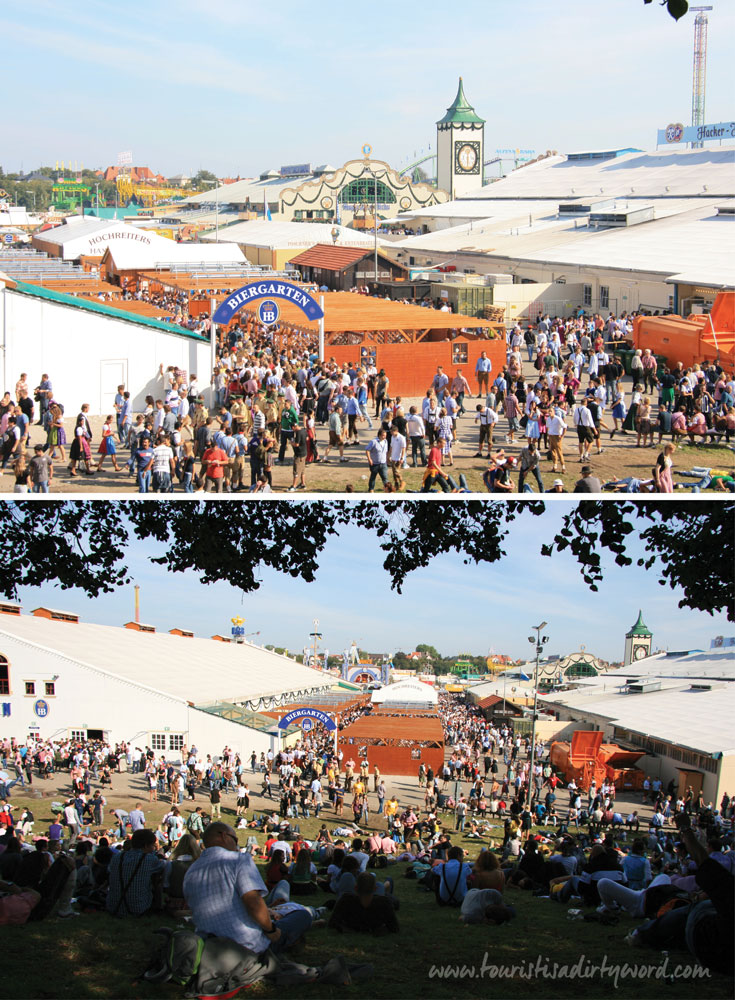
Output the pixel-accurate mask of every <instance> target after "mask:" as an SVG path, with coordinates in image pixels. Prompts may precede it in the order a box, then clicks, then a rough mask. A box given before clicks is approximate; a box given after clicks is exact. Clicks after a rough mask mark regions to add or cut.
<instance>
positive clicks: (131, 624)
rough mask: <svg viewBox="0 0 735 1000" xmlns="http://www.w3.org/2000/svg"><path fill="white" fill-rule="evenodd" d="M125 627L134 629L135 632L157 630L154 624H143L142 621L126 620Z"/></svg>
mask: <svg viewBox="0 0 735 1000" xmlns="http://www.w3.org/2000/svg"><path fill="white" fill-rule="evenodd" d="M123 628H129V629H132V630H133V632H155V631H156V629H155V627H154V626H153V625H142V624H141V623H140V622H125V624H124V625H123Z"/></svg>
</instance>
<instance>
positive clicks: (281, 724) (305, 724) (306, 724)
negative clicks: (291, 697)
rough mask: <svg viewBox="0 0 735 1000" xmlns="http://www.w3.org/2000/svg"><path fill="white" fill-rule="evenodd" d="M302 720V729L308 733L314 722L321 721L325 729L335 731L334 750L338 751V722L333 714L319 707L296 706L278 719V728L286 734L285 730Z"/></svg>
mask: <svg viewBox="0 0 735 1000" xmlns="http://www.w3.org/2000/svg"><path fill="white" fill-rule="evenodd" d="M299 719H300V720H301V729H302V731H303V732H304V733H305V734H306V733H309V732H311V730H312V728H313V725H314V722H321V724H322V725H323V726H324V728H325V729H328V730H329V731H330V732H333V733H334V750H335V753H336V752H337V723H336V722H335V720H334V719H333V718H332V716H331V715H327V713H326V712H322V711H321V709H318V708H294V709H292V711H290V712H288V713H287V714H286V715H284V716H283V718H282V719H279V720H278V728H279V729H280V730H281V731H282V735H285V730H286V729H288V727H289V726H290V725H291V724H292V723H293V722H296V721H298V720H299Z"/></svg>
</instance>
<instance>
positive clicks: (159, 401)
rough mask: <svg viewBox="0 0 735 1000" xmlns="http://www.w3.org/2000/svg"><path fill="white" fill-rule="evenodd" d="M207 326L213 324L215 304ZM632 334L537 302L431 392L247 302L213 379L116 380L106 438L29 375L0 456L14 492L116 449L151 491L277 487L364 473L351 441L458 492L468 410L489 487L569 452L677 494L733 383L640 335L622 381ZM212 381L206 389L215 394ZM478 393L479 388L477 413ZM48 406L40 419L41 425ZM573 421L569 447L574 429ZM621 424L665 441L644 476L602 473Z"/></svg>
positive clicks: (589, 480)
mask: <svg viewBox="0 0 735 1000" xmlns="http://www.w3.org/2000/svg"><path fill="white" fill-rule="evenodd" d="M124 294H125V295H128V296H131V295H134V296H135V297H142V298H146V296H148V297H149V298H150V299H151V301H153V300H155V298H156V296H158V297H159V298H161V297H162V302H161V304H163V305H166V306H167V307H171V308H172V309H173V308H174V307H176V308H179V309H184V308H185V306H186V303H185V302H184V299H185V298H187V296H186V293H184V292H175V291H170V292H168V291H156V292H153V291H150V290H140V291H137V292H132V291H127V290H126V291H125V293H124ZM151 297H152V298H151ZM187 301H188V298H187ZM432 304H433V303H432ZM440 308H448V307H447V306H446V303H444V304H443V305H442V306H440ZM196 323H197V329H200V331H201V332H202V333H203V334H204V335H205V336H206V335H208V334H209V328H210V319H209V317H208V315H207V314H201V315H200V316H199V317H197V318H196ZM630 333H631V317H630V316H627V315H625V314H624V315H623V316H621V317H614V316H612V315H611V316H609V317H608V318H607V319H604V318H603V317H602V316H600V315H594V316H591V317H587V316H584V315H578V316H574V317H571V318H569V319H566V320H565V319H561V318H559V317H557V318H555V319H552V318H551V317H550V316H544V315H539V316H538V317H537V318H536V321H535V323H531V324H528V326H527V327H526V328H525V329H523V328H522V327H521V326H520V325H519V324H515V325H514V326H512V327H509V328H508V330H507V334H506V338H507V351H506V363H505V365H504V367H503V370H502V371H499V372H493V371H492V364H491V362H490V360H489V359H488V358H487V355H486V354H485V352H483V353H482V355H481V357H480V358H479V360H478V361H477V363H476V365H475V370H474V371H469V370H467V371H465V370H464V369H463V368H462V367H461V366H459V367H456V368H455V369H454V371H453V372H447V371H444V369H443V368H442V367H439V368H438V369H437V371H436V374H435V376H434V377H433V379H432V382H431V385H430V386H428V387H427V390H426V393H425V395H424V397H423V399H421V400H420V401H418V400H417V401H415V402H411V401H404V400H403V399H402V398H401V396H400V395H396V394H395V393H394V392H393V391H392V390H391V384H390V381H391V380H390V372H387V371H386V370H385V369H382V368H380V369H379V368H377V367H376V365H375V364H374V363H372V361H371V358H370V357H369V356H365V358H364V359H363V361H362V363H361V364H358V363H353V364H338V363H337V362H336V361H334V360H333V359H332V360H328V361H325V362H320V361H319V360H318V354H317V344H316V341H315V338H314V336H313V334H312V333H311V332H310V331H308V330H300V329H298V328H296V327H292V326H284V325H283V324H281V325H280V326H279V327H278V328H267V327H264V326H262V325H261V324H260V323H259V322H258V320H257V318H256V317H255V315H254V313H244V314H243V315H242V316H241V319H240V322H239V325H237V326H236V327H234V328H233V329H231V330H229V331H227V332H226V333H225V332H222V331H221V332H220V333H219V340H218V356H217V359H216V364H215V368H214V371H213V372H212V373H211V374H210V375H208V376H205V377H204V378H203V379H202V380H201V382H200V379H199V378H198V377H197V375H196V374H194V373H188V372H186V371H183V370H181V369H178V368H175V367H173V366H170V367H168V368H167V369H165V370H164V366H163V365H161V367H160V369H159V372H158V378H159V381H160V388H159V390H158V391H157V392H156V393H154V394H151V395H148V396H147V397H146V400H145V405H144V406H143V407H142V408H141V410H140V412H137V413H136V412H134V409H133V402H132V399H131V395H130V392H129V390H127V389H126V387H125V386H124V385H121V386H119V387H118V390H117V393H116V396H115V400H114V406H113V409H114V412H112V413H110V414H108V415H106V418H105V420H104V422H103V425H102V430H101V437H100V440H99V441H98V442H95V441H94V440H93V434H92V429H91V424H90V420H89V406H88V405H87V404H84V405H82V406H81V407H80V410H79V412H78V413H77V415H76V417H75V420H74V428H73V432H72V433H71V435H70V437H71V440H70V441H68V440H67V432H66V430H65V416H64V405H63V403H62V402H61V401H60V400H59V398H58V394H57V392H56V390H55V389H54V386H53V383H52V381H51V379H50V377H49V375H48V374H46V373H44V374H43V375H42V377H41V379H40V380H39V383H38V385H37V386H36V387H35V388H34V389H31V388H30V387H29V386H30V383H29V382H28V376H27V375H26V374H25V373H22V374H21V375H20V378H19V379H18V382H17V384H16V386H15V391H14V393H11V392H10V391H7V392H6V393H5V396H4V397H3V399H2V400H0V439H1V440H2V467H3V468H5V467H7V466H8V465H11V467H12V469H13V473H14V476H15V485H14V489H15V491H16V492H28V491H29V490H31V489H32V490H33V491H34V492H39V493H41V492H48V491H49V489H52V488H53V486H52V484H53V481H54V477H55V476H56V479H57V482H58V478H59V469H60V467H63V466H64V465H66V468H67V470H68V474H69V476H70V477H77V478H78V477H79V476H81V475H82V474H85V475H90V476H92V475H95V474H97V473H99V472H100V471H102V470H103V468H104V466H105V463H106V461H107V459H108V457H109V459H110V466H111V469H112V472H113V473H122V474H124V473H125V472H127V473H128V474H129V475H135V477H136V482H137V486H138V490H139V492H141V493H146V492H157V493H170V492H172V491H174V489H176V488H178V489H180V490H182V491H183V492H187V493H191V492H195V491H198V490H201V491H211V492H215V493H222V492H238V491H250V492H259V493H268V492H272V491H273V467H274V466H275V465H279V464H281V465H288V466H290V469H291V472H292V479H291V484H290V486H289V487H288V488H289V490H290V491H291V492H295V491H299V490H307V489H308V488H309V484H308V482H307V470H308V469H309V467H311V466H313V465H315V464H316V463H321V464H329V463H330V462H333V461H334V462H338V463H341V464H347V463H350V465H351V466H352V469H351V471H354V464H355V463H354V462H353V461H352V457H353V456H354V457H355V458H356V459H357V460H358V462H359V461H360V460H362V461H363V462H364V463H365V464H364V469H365V473H364V476H363V478H365V479H367V489H368V491H369V492H372V491H373V490H374V489H375V486H376V484H377V482H378V480H380V482H381V483H382V486H383V489H384V490H385V491H386V492H399V491H404V490H405V489H406V482H405V478H404V475H403V473H404V470H406V469H407V468H409V467H413V468H416V467H420V468H421V469H422V470H423V471H422V483H421V486H420V491H421V492H434V491H436V490H437V489H438V490H441V491H443V492H464V491H465V490H466V488H467V485H466V480H465V479H464V478H463V477H461V476H458V477H457V479H458V481H457V479H455V478H453V475H452V473H449V472H448V468H450V467H452V466H453V465H454V464H455V455H454V452H455V451H456V447H457V444H458V442H459V440H460V438H459V434H458V432H459V431H460V429H461V435H462V441H463V443H465V444H466V443H468V438H470V437H471V436H472V431H471V430H470V428H469V426H468V423H469V421H465V422H464V423H463V424H462V425H461V428H460V423H459V421H460V418H461V417H463V416H465V415H466V414H468V413H469V416H470V417H472V420H473V422H474V425H475V427H476V434H477V451H476V452H475V454H474V459H482V458H486V459H487V462H488V465H487V468H486V469H485V471H484V473H483V476H482V481H483V483H484V486H485V488H486V489H487V490H488V491H489V492H492V493H509V492H516V491H517V492H524V491H527V492H530V491H532V487H531V485H530V481H535V485H536V487H537V489H538V490H539V491H541V492H543V491H546V492H565V487H564V481H563V480H562V479H561V478H556V479H554V480H553V482H552V485H551V487H550V488H548V489H547V487H546V486H545V483H544V477H543V475H542V469H543V468H544V463H546V462H548V463H550V472H551V474H552V476H553V475H556V476H557V477H558V476H560V475H561V474H564V473H566V471H567V463H569V462H570V461H571V460H572V459H573V458H574V459H576V460H577V461H578V463H579V465H580V467H581V470H580V471H581V475H580V477H579V479H578V481H577V482H576V484H575V485H574V492H599V491H600V490H602V489H607V490H611V491H626V492H655V493H660V492H662V493H670V492H673V490H674V480H673V471H674V468H673V467H674V459H675V454H676V449H677V448H678V447H679V445H680V443H681V442H687V441H688V442H690V443H692V444H696V443H703V442H708V441H712V440H714V441H718V442H719V441H720V440H724V442H725V443H727V444H729V443H730V441H731V439H732V438H733V435H735V381H734V380H733V379H732V377H729V376H728V375H727V374H726V373H725V372H724V370H723V369H722V368H721V367H720V366H719V365H716V364H711V365H701V366H700V365H693V366H692V367H691V368H685V367H684V366H683V365H681V364H677V365H675V366H673V367H672V368H671V369H669V368H668V367H666V366H665V365H664V366H662V367H659V364H658V361H657V359H656V358H655V357H654V356H653V355H652V354H651V352H650V351H649V350H642V351H641V350H638V351H636V352H635V354H634V355H633V356H632V358H631V362H630V365H631V373H632V391H630V393H629V394H628V393H627V392H626V388H625V385H624V382H623V375H624V369H623V365H622V363H621V359H620V355H619V354H618V353H616V351H618V350H619V349H620V348H621V347H622V345H623V344H624V343H627V340H626V338H629V337H630ZM524 354H525V355H527V360H526V361H525V363H526V365H528V364H532V365H533V367H534V369H535V372H536V374H535V375H534V376H533V377H532V378H529V377H528V376H527V374H524ZM585 380H586V384H585V385H583V383H584V382H585ZM205 388H207V389H208V388H211V397H212V402H211V403H210V405H209V406H207V405H205V402H204V396H203V394H202V393H203V390H204V389H205ZM473 396H475V397H476V399H477V403H476V404H474V405H473V406H471V407H470V409H469V410H468V409H466V408H465V403H466V402H467V401H468V400H469V399H471V398H472V397H473ZM36 403H37V404H38V414H36V411H35V404H36ZM468 406H470V404H469V403H468ZM36 415H37V416H38V426H39V427H40V432H39V433H38V436H37V435H36V433H35V432H33V439H32V429H33V426H34V420H35V417H36ZM322 431H323V433H324V435H325V437H323V438H322V439H321V440H319V438H320V436H321V434H322ZM606 434H607V435H608V438H607V440H606V438H605V435H606ZM572 435H574V436H575V437H576V447H575V449H574V450H575V454H574V456H573V455H572V454H571V452H572V449H571V448H570V447H569V446H568V445H567V441H566V439H567V437H570V436H572ZM626 435H628V436H630V438H631V440H632V439H635V446H636V447H639V448H654V449H655V448H658V449H659V452H658V454H657V456H656V457H653V456H652V461H651V463H650V465H649V468H650V476H644V477H642V478H641V477H636V476H625V477H622V478H614V479H612V480H608V481H604V480H602V479H600V478H599V477H598V476H596V475H595V473H594V465H593V462H594V456H597V455H600V454H602V452H603V450H604V447H603V446H604V445H606V444H609V443H610V441H612V440H613V439H615V437H616V436H618V437H619V438H620V439H622V438H623V437H624V436H626ZM498 445H502V446H501V447H498ZM354 448H357V449H358V451H357V453H355V452H351V451H350V449H354ZM67 449H68V454H67ZM31 450H32V451H31ZM31 453H32V457H30V456H31ZM547 482H548V481H547ZM707 484H708V486H710V487H712V488H715V489H720V490H730V491H733V490H735V482H733V477H732V476H731V475H730V474H729V471H728V469H724V470H722V474H721V475H720V474H718V472H717V470H715V472H714V473H713V474H712V476H709V475H708V479H707ZM349 491H354V486H353V485H352V484H348V492H349Z"/></svg>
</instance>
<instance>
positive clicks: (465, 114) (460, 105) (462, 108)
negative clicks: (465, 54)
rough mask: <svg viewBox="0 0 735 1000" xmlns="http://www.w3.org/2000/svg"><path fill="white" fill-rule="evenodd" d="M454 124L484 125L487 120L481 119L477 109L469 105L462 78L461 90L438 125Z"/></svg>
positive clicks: (459, 89) (460, 79)
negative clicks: (476, 111)
mask: <svg viewBox="0 0 735 1000" xmlns="http://www.w3.org/2000/svg"><path fill="white" fill-rule="evenodd" d="M453 122H458V123H460V124H461V123H475V124H477V125H484V124H485V119H484V118H480V116H479V115H477V114H476V113H475V109H474V108H473V107H472V105H471V104H470V103H469V101H468V100H467V98H466V97H465V96H464V87H463V86H462V77H461V76H460V78H459V88H458V90H457V96H456V97H455V98H454V100H453V101H452V103H451V104H450V105H449V107H448V108H447V113H446V114H445V115H444V117H443V118H440V119H439V121H438V122H437V123H436V124H437V125H451V124H452V123H453Z"/></svg>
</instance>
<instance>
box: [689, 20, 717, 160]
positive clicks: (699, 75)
mask: <svg viewBox="0 0 735 1000" xmlns="http://www.w3.org/2000/svg"><path fill="white" fill-rule="evenodd" d="M689 10H692V11H697V16H696V17H695V18H694V78H693V81H692V125H693V126H697V125H704V93H705V87H706V84H707V15H706V13H705V11H708V10H712V7H690V8H689ZM702 146H704V142H702V141H698V142H693V143H691V148H692V149H698V148H701V147H702Z"/></svg>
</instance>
